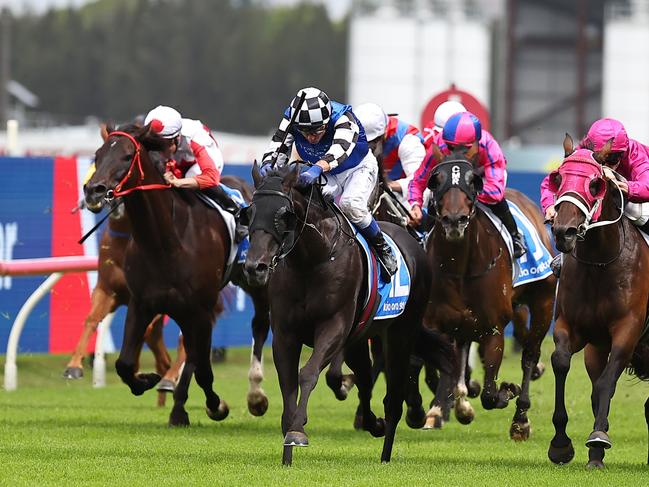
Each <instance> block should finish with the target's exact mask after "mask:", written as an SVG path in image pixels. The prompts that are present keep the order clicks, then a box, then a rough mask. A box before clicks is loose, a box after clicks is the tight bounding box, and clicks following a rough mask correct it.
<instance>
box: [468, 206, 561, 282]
mask: <svg viewBox="0 0 649 487" xmlns="http://www.w3.org/2000/svg"><path fill="white" fill-rule="evenodd" d="M507 204H508V205H509V209H510V211H511V213H512V216H513V217H514V220H515V221H516V226H517V227H518V230H519V231H520V232H521V233H522V234H523V237H524V238H525V244H526V245H527V252H525V253H524V254H523V255H522V256H521V257H519V258H518V259H512V274H513V275H512V285H513V287H517V286H521V285H523V284H527V283H528V282H533V281H539V280H541V279H545V278H546V277H548V276H549V275H550V274H551V273H552V269H550V262H552V255H551V254H550V252H549V251H548V249H547V248H545V245H543V242H542V241H541V238H540V237H539V234H538V232H537V231H536V229H535V228H534V225H533V224H532V222H531V221H530V220H529V218H527V216H526V215H525V214H524V213H523V212H522V211H521V210H520V208H518V206H516V204H514V203H512V202H511V201H509V200H507ZM478 205H479V206H480V208H481V209H482V211H484V212H485V213H486V214H487V216H488V217H489V219H490V220H491V222H492V223H493V224H494V226H495V227H496V229H497V230H499V231H500V234H501V236H502V237H503V239H504V240H505V243H506V245H507V249H508V250H509V255H510V256H511V255H513V254H514V253H513V246H512V237H511V235H510V234H509V232H508V231H507V229H506V228H505V226H504V225H503V224H502V223H501V221H500V220H499V219H498V217H497V216H496V215H494V214H493V212H492V211H491V210H489V209H488V208H487V207H485V206H484V205H483V204H482V203H478Z"/></svg>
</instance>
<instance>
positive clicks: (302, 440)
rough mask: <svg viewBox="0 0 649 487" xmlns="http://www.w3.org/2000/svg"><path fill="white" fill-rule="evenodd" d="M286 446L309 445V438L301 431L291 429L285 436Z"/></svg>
mask: <svg viewBox="0 0 649 487" xmlns="http://www.w3.org/2000/svg"><path fill="white" fill-rule="evenodd" d="M284 446H309V438H308V437H307V435H306V433H302V432H301V431H289V432H288V433H286V436H285V437H284Z"/></svg>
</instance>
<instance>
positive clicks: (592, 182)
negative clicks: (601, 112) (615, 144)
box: [549, 134, 622, 252]
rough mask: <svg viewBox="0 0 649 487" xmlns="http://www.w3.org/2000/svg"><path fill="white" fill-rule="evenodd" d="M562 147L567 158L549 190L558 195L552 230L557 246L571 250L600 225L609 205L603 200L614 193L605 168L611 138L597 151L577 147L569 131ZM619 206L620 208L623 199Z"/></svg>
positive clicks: (567, 250) (552, 176)
mask: <svg viewBox="0 0 649 487" xmlns="http://www.w3.org/2000/svg"><path fill="white" fill-rule="evenodd" d="M563 147H564V154H565V158H564V160H563V162H562V163H561V166H559V168H558V169H557V170H555V171H552V172H551V173H550V176H549V183H550V190H551V191H552V192H553V193H554V194H555V195H556V196H557V200H556V202H555V209H556V211H557V214H556V216H555V217H554V222H553V224H552V233H553V234H554V238H555V241H556V245H557V249H558V250H560V251H561V252H571V251H572V250H573V249H574V247H575V245H576V243H577V240H578V239H582V240H583V238H584V237H585V235H586V232H587V231H588V229H589V228H590V227H593V226H600V225H596V224H597V222H598V221H599V220H600V218H601V217H602V212H603V211H604V208H605V206H606V205H605V202H604V200H605V199H606V197H607V195H608V194H609V193H611V192H609V191H608V190H609V189H611V188H610V187H609V183H608V182H607V180H606V178H605V176H604V168H603V162H604V161H605V160H606V158H607V156H608V154H609V152H610V150H611V141H609V142H608V143H607V144H606V145H605V146H604V147H603V148H602V149H601V150H600V151H598V152H593V151H591V150H589V149H576V150H575V148H574V143H573V140H572V138H571V137H570V135H568V134H566V137H565V139H564V143H563ZM610 184H611V185H613V183H610ZM614 188H615V186H614V185H613V189H614ZM619 205H620V208H621V205H622V202H621V201H620V202H619ZM600 223H608V222H600Z"/></svg>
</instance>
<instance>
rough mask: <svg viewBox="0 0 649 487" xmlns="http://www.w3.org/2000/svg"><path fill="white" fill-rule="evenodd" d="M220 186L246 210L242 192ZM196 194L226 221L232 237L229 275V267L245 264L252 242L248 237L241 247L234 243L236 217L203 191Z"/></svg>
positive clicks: (240, 244) (228, 263)
mask: <svg viewBox="0 0 649 487" xmlns="http://www.w3.org/2000/svg"><path fill="white" fill-rule="evenodd" d="M220 186H221V187H222V188H223V190H224V191H225V192H226V193H228V195H230V197H231V198H232V199H233V200H234V202H235V203H237V204H238V205H239V206H240V207H241V208H244V207H246V206H248V202H247V201H246V200H245V199H243V196H242V195H241V192H240V191H239V190H238V189H233V188H230V187H229V186H226V185H225V184H223V183H221V184H220ZM196 194H197V195H198V198H199V199H200V200H201V201H203V203H205V204H206V205H207V206H209V207H211V208H215V209H216V210H218V212H219V213H220V214H221V216H222V217H223V221H225V226H226V227H227V229H228V234H229V236H230V255H229V256H228V260H227V268H228V269H227V270H226V273H225V274H226V275H229V274H230V272H229V267H230V266H232V265H233V264H234V263H235V262H236V263H239V264H240V263H243V262H244V261H245V260H246V255H247V253H248V247H249V246H250V241H249V240H248V236H246V238H244V239H243V240H242V241H241V242H239V245H236V244H235V243H234V231H235V228H236V222H235V220H234V216H233V215H232V213H230V212H227V211H225V210H224V209H223V208H221V206H220V205H219V204H218V203H217V202H216V201H214V200H213V199H212V198H210V197H208V196H207V195H205V193H203V192H201V191H197V192H196Z"/></svg>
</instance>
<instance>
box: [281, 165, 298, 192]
mask: <svg viewBox="0 0 649 487" xmlns="http://www.w3.org/2000/svg"><path fill="white" fill-rule="evenodd" d="M300 168H301V165H300V164H293V167H292V168H291V169H289V171H287V172H286V174H285V175H284V179H283V180H282V186H283V187H284V189H285V190H286V191H290V190H291V189H292V188H293V186H295V183H296V182H297V178H298V177H299V176H300Z"/></svg>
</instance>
